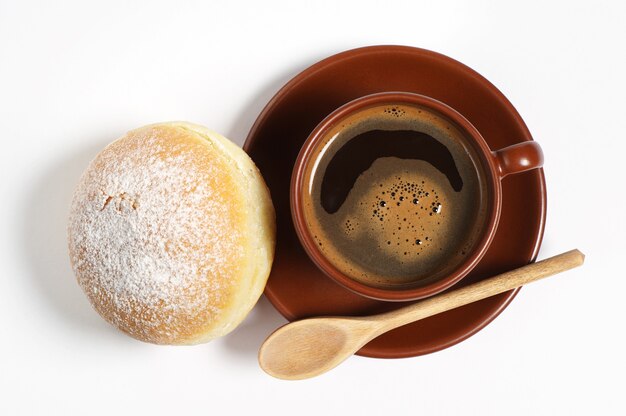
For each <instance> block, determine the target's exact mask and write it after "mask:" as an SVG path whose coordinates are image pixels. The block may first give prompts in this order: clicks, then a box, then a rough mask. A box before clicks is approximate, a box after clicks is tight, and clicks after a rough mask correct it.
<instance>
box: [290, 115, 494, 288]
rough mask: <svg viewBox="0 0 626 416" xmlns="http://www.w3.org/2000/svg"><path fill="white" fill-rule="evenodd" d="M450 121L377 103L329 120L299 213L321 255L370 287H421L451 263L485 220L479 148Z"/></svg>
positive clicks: (462, 254) (466, 249)
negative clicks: (331, 122) (334, 122)
mask: <svg viewBox="0 0 626 416" xmlns="http://www.w3.org/2000/svg"><path fill="white" fill-rule="evenodd" d="M465 140H466V139H465V138H464V136H463V133H462V132H461V131H460V130H459V129H458V128H457V127H456V126H455V125H453V124H452V123H451V122H449V121H448V120H446V119H444V118H442V117H441V116H439V115H437V114H436V113H434V112H432V111H431V110H428V109H426V108H422V107H418V106H413V105H406V104H401V105H393V106H389V105H386V106H375V107H370V108H366V109H364V110H361V111H359V112H357V113H355V114H352V115H350V116H349V117H348V118H347V119H344V120H343V121H342V122H341V123H340V124H338V125H336V126H334V127H332V128H331V129H330V130H329V131H328V132H327V134H326V135H325V137H324V138H323V139H322V140H321V141H320V142H319V143H318V145H317V146H316V148H315V149H314V151H313V153H312V156H311V158H310V159H309V162H308V163H307V168H306V170H305V174H304V183H305V184H306V189H307V190H308V192H304V193H303V196H302V202H303V211H304V218H305V221H306V222H307V226H308V228H309V232H310V233H311V235H312V237H313V238H314V240H315V243H316V244H317V246H318V248H319V249H320V251H321V252H322V253H323V255H324V256H325V257H326V258H327V259H328V260H329V261H330V262H331V263H332V264H333V265H334V266H335V267H336V268H338V269H339V270H340V271H341V272H343V273H344V274H346V275H348V276H350V277H352V278H354V279H355V280H358V281H361V282H363V283H365V284H369V285H374V286H389V285H392V286H395V285H400V286H403V285H408V284H416V283H417V284H427V283H430V282H431V281H432V280H437V279H439V278H441V277H443V276H444V275H445V274H447V273H449V272H450V271H452V270H453V269H455V268H456V267H457V266H458V265H459V264H460V263H461V262H462V261H463V260H464V258H465V257H466V255H467V254H469V253H470V252H471V250H472V249H473V247H474V245H475V244H476V243H477V240H478V237H479V236H480V233H481V231H482V229H483V227H484V222H485V217H486V209H485V207H486V203H485V200H486V196H485V195H483V193H482V192H481V181H482V180H483V176H481V175H480V174H479V173H480V172H482V170H481V169H482V168H481V167H480V165H479V164H478V163H477V162H475V160H477V157H478V156H477V155H476V153H475V151H474V150H473V149H472V148H471V147H470V146H469V145H467V144H466V142H465Z"/></svg>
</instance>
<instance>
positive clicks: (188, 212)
mask: <svg viewBox="0 0 626 416" xmlns="http://www.w3.org/2000/svg"><path fill="white" fill-rule="evenodd" d="M68 235H69V250H70V258H71V261H72V266H73V269H74V272H75V274H76V276H77V279H78V282H79V284H80V285H81V287H82V288H83V290H84V291H85V293H86V294H87V295H88V297H89V299H90V301H91V302H92V304H93V306H94V307H95V309H96V310H97V311H98V312H99V313H100V314H101V315H102V316H103V317H104V318H105V319H106V320H107V321H109V322H111V323H112V324H114V325H116V326H117V327H118V328H120V329H121V330H123V331H125V332H127V333H128V334H130V335H132V336H133V337H135V338H138V339H140V340H143V341H147V342H153V343H158V344H189V343H198V342H205V341H208V340H209V339H211V338H214V337H217V336H221V335H224V334H226V333H228V332H229V331H231V330H232V329H233V328H234V327H235V326H236V325H237V324H238V323H239V322H240V321H241V320H242V319H243V318H244V317H245V315H246V314H247V313H248V312H249V310H250V309H251V308H252V307H253V306H254V303H256V301H257V300H258V298H259V296H260V295H261V293H262V290H263V287H264V285H265V282H266V280H267V276H268V275H269V270H270V268H271V262H272V258H273V254H274V242H275V224H274V210H273V206H272V203H271V200H270V197H269V192H268V190H267V188H266V186H265V183H264V182H263V179H262V178H261V175H260V173H259V172H258V169H257V168H256V167H255V166H254V163H253V162H252V161H251V160H250V158H249V157H248V156H247V155H246V154H245V152H243V150H241V149H240V148H238V147H237V146H235V145H234V144H232V143H231V142H229V141H228V140H227V139H225V138H223V137H222V136H220V135H218V134H216V133H214V132H211V131H209V130H207V129H205V128H203V127H201V126H197V125H193V124H190V123H181V122H177V123H164V124H156V125H151V126H146V127H142V128H139V129H136V130H133V131H131V132H129V133H128V134H127V135H126V136H124V137H122V138H121V139H119V140H117V141H115V142H113V143H112V144H110V145H109V146H107V148H105V149H104V150H103V151H102V152H101V153H100V154H99V155H98V156H97V157H96V159H95V160H94V161H93V162H92V163H91V165H90V166H89V168H88V169H87V171H86V172H85V173H84V175H83V177H82V178H81V181H80V183H79V185H78V187H77V189H76V193H75V196H74V200H73V203H72V209H71V214H70V223H69V229H68Z"/></svg>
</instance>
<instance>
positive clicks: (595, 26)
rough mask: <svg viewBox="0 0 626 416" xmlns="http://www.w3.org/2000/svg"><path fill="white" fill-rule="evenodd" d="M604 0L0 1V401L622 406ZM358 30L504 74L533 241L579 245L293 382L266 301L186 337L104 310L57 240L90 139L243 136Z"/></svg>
mask: <svg viewBox="0 0 626 416" xmlns="http://www.w3.org/2000/svg"><path fill="white" fill-rule="evenodd" d="M623 4H624V3H623V2H622V1H617V0H616V1H614V2H605V1H595V2H590V1H585V2H580V1H578V2H572V1H562V2H561V1H541V2H528V1H524V2H522V1H516V2H498V1H493V2H489V1H459V2H441V1H432V0H431V1H427V2H418V1H410V2H405V1H400V0H395V1H389V0H388V1H375V2H374V1H358V2H356V1H355V2H350V3H349V2H338V1H328V2H327V1H317V2H297V1H289V2H288V1H285V2H274V1H258V2H252V1H251V2H249V3H244V2H236V1H220V2H210V1H197V2H183V1H176V2H170V3H168V2H164V1H158V2H156V1H150V2H148V1H146V2H139V1H106V2H104V1H103V2H99V3H95V2H94V3H89V2H85V1H73V2H62V1H59V2H43V1H41V2H32V1H6V0H0V140H1V148H0V149H1V150H0V172H1V176H0V178H1V179H0V180H1V188H0V196H1V198H2V200H1V202H0V221H1V223H0V224H1V233H0V256H1V257H0V261H1V263H0V267H1V269H0V414H3V415H14V414H63V415H73V414H81V415H83V414H90V415H100V414H101V415H110V414H120V415H121V414H123V415H127V414H129V415H132V414H137V415H145V414H214V413H221V414H231V413H232V412H238V413H237V414H256V413H259V414H269V412H274V413H276V414H302V415H308V414H320V413H321V414H326V413H328V414H340V413H344V414H348V413H349V414H409V413H410V414H418V415H432V414H434V415H437V414H450V415H458V414H477V415H489V414H493V415H501V414H520V415H522V414H533V415H537V414H546V415H554V414H564V415H572V414H603V415H604V414H621V415H623V414H626V405H625V403H624V400H625V399H624V374H626V365H625V358H624V354H625V351H626V343H625V342H624V332H625V326H626V325H625V322H624V318H625V317H626V309H625V307H624V303H625V302H624V299H623V298H624V289H626V285H625V283H624V282H625V281H626V276H625V275H624V267H623V266H622V264H623V259H624V251H625V250H624V249H625V248H626V243H625V241H626V226H625V219H624V218H625V216H626V214H625V212H626V197H625V193H626V191H625V185H624V180H625V179H626V163H624V161H625V160H626V159H625V157H626V147H625V146H624V141H625V139H626V137H625V132H626V124H625V123H624V121H625V119H626V115H625V112H626V105H625V104H624V103H625V97H626V83H625V81H624V77H625V76H626V18H625V15H626V10H625V9H624V6H623ZM372 44H405V45H411V46H418V47H423V48H427V49H432V50H435V51H438V52H441V53H444V54H446V55H448V56H451V57H453V58H455V59H457V60H460V61H461V62H463V63H465V64H467V65H469V66H470V67H472V68H474V69H475V70H477V71H478V72H480V73H481V74H482V75H484V76H485V77H487V78H488V79H489V80H491V81H492V82H493V83H494V84H495V85H496V86H497V87H498V88H500V89H501V90H502V92H503V93H504V94H505V95H506V96H507V97H508V98H509V99H510V100H511V102H512V103H513V104H514V105H515V106H516V108H517V109H518V111H519V112H520V114H521V115H522V117H523V118H524V119H525V121H526V123H527V124H528V126H529V128H530V131H531V132H532V134H533V136H534V137H535V139H536V140H538V141H539V142H540V143H541V145H542V146H543V149H544V152H545V155H546V166H545V173H546V179H547V186H548V220H547V226H546V232H545V239H544V243H543V246H542V249H541V252H540V255H539V257H540V258H545V257H548V256H550V255H554V254H557V253H559V252H561V251H565V250H568V249H571V248H575V247H577V248H580V249H581V250H582V251H583V252H585V253H586V254H587V262H586V265H585V266H584V267H583V268H581V269H578V270H575V271H572V272H568V273H567V274H565V275H562V276H558V277H554V278H551V279H548V280H546V281H542V282H539V283H536V284H534V285H531V286H530V287H527V288H525V289H523V290H522V292H521V293H520V295H519V296H518V297H517V298H516V299H515V301H514V302H513V303H512V304H511V306H510V307H509V308H508V309H506V311H505V312H504V313H503V314H502V315H501V316H500V317H499V318H498V319H496V320H495V321H494V322H493V323H492V324H491V325H489V326H488V327H487V328H486V329H484V330H483V331H481V332H480V333H478V334H477V335H475V336H474V337H472V338H470V339H469V340H467V341H465V342H463V343H461V344H459V345H457V346H454V347H452V348H450V349H447V350H445V351H441V352H438V353H435V354H431V355H428V356H424V357H418V358H410V359H402V360H376V359H368V358H362V357H354V358H352V359H350V360H348V361H347V362H346V363H344V364H343V365H341V366H340V367H339V368H337V369H335V370H334V371H332V372H330V373H327V374H325V375H323V376H321V377H319V378H316V379H312V380H307V381H301V382H285V381H279V380H275V379H272V378H271V377H269V376H267V375H266V374H265V373H263V372H262V371H261V370H260V369H259V368H258V366H257V363H256V352H257V349H258V347H259V345H260V343H261V342H262V340H263V339H264V337H265V336H267V335H268V334H269V333H270V332H271V331H272V330H273V329H274V328H276V327H277V326H279V325H280V324H282V323H283V322H284V320H283V318H282V317H280V316H279V315H278V314H277V313H276V312H275V311H274V310H273V308H272V306H271V305H270V304H269V302H268V301H267V300H265V299H264V298H263V299H262V300H261V302H260V303H259V304H258V305H257V307H256V308H255V309H254V311H253V313H252V314H251V315H250V316H249V317H248V319H247V320H246V321H245V322H244V323H243V325H242V326H241V327H240V328H238V329H237V330H236V331H235V332H234V333H232V334H231V335H229V336H227V337H225V338H222V339H219V340H216V341H214V342H211V343H209V344H206V345H201V346H196V347H162V346H153V345H148V344H143V343H141V342H138V341H135V340H133V339H131V338H129V337H126V336H125V335H123V334H122V333H120V332H118V331H117V330H115V329H114V328H112V327H110V326H109V325H108V324H106V323H105V322H104V321H103V320H101V319H100V317H99V316H98V315H97V314H96V313H95V312H94V311H93V310H92V309H91V307H90V305H89V303H88V302H87V300H86V298H85V297H84V296H83V294H82V292H81V291H80V289H79V288H78V286H77V284H76V283H75V281H74V278H73V276H72V273H71V271H70V268H69V265H68V259H67V253H66V244H65V223H66V216H67V207H68V202H69V198H70V195H71V192H72V189H73V187H74V185H75V183H76V181H77V179H78V177H79V175H80V173H81V171H82V170H83V169H84V168H85V167H86V166H87V163H88V161H89V160H90V159H91V158H92V157H93V156H94V155H95V154H96V153H97V152H98V150H99V149H101V148H102V147H103V146H104V145H105V144H106V143H107V142H109V141H111V140H113V139H115V138H117V137H119V136H120V135H122V134H123V133H124V132H125V131H127V130H129V129H131V128H134V127H137V126H141V125H143V124H147V123H152V122H158V121H166V120H179V119H181V120H189V121H193V122H196V123H200V124H204V125H207V126H209V127H210V128H212V129H214V130H217V131H219V132H222V133H223V134H225V135H226V136H228V137H230V138H231V139H232V140H234V141H235V142H237V143H238V144H242V143H243V140H244V138H245V136H246V134H247V132H248V130H249V129H250V127H251V125H252V123H253V121H254V119H255V118H256V116H257V115H258V113H259V112H260V110H261V109H262V107H263V106H264V105H265V103H266V102H267V101H268V100H269V99H270V97H271V96H272V95H273V94H274V93H275V92H276V91H277V90H278V89H279V88H280V86H281V85H282V84H284V83H285V82H286V81H287V80H288V79H289V78H291V77H292V76H294V75H295V74H296V73H298V72H299V71H301V70H302V69H304V68H305V67H307V66H309V65H310V64H313V63H314V62H316V61H318V60H319V59H321V58H324V57H326V56H328V55H331V54H334V53H337V52H340V51H343V50H345V49H350V48H354V47H359V46H365V45H372ZM511 238H515V236H511ZM226 412H228V413H226ZM243 412H245V413H243ZM357 412H358V413H357Z"/></svg>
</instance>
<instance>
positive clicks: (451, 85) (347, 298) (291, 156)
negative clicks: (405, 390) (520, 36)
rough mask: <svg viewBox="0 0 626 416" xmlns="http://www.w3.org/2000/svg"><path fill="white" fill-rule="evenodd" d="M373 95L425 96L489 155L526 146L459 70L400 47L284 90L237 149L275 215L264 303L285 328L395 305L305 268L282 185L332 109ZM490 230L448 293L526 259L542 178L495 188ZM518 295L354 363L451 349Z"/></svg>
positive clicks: (375, 344)
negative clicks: (477, 258) (496, 208)
mask: <svg viewBox="0 0 626 416" xmlns="http://www.w3.org/2000/svg"><path fill="white" fill-rule="evenodd" d="M382 91H408V92H415V93H419V94H424V95H428V96H430V97H433V98H435V99H438V100H440V101H443V102H444V103H446V104H448V105H449V106H451V107H453V108H454V109H456V110H457V111H459V112H460V113H461V114H463V115H464V116H465V117H466V118H467V119H468V120H469V121H470V122H471V123H472V124H473V125H474V126H475V127H476V128H477V129H478V130H479V131H480V132H481V133H482V134H483V137H484V138H485V140H486V141H487V143H488V144H489V146H490V147H491V149H492V150H497V149H500V148H502V147H505V146H508V145H511V144H514V143H518V142H522V141H526V140H532V137H531V135H530V133H529V131H528V128H527V127H526V125H525V124H524V121H523V120H522V119H521V117H520V116H519V114H518V113H517V111H516V110H515V108H513V106H512V105H511V103H510V102H509V101H508V100H507V99H506V98H505V97H504V95H502V93H501V92H500V91H498V89H496V87H494V86H493V85H492V84H491V83H490V82H489V81H487V80H486V79H485V78H483V77H482V76H481V75H479V74H478V73H476V72H475V71H473V70H472V69H470V68H468V67H467V66H465V65H463V64H461V63H459V62H457V61H455V60H453V59H450V58H448V57H446V56H443V55H440V54H438V53H434V52H430V51H427V50H424V49H417V48H411V47H406V46H372V47H365V48H359V49H353V50H350V51H346V52H342V53H340V54H337V55H334V56H331V57H329V58H327V59H324V60H323V61H320V62H318V63H317V64H315V65H313V66H311V67H309V68H308V69H306V70H304V71H303V72H301V73H300V74H298V75H297V76H296V77H295V78H293V79H292V80H291V81H289V82H288V83H287V84H286V85H285V86H284V87H283V88H282V89H281V90H280V91H279V92H278V93H277V94H276V95H275V96H274V97H273V98H272V100H270V102H269V103H268V104H267V106H266V107H265V109H264V110H263V111H262V112H261V114H260V115H259V117H258V118H257V120H256V122H255V124H254V126H253V127H252V129H251V130H250V133H249V134H248V138H247V140H246V143H245V144H244V149H245V150H246V151H247V152H248V153H249V154H250V156H251V157H252V159H253V160H254V161H255V162H256V164H257V165H258V166H259V169H260V170H261V172H262V173H263V176H264V177H265V180H266V182H267V184H268V186H269V188H270V191H271V194H272V198H273V200H274V205H275V207H276V216H277V225H278V240H277V247H276V258H275V260H274V266H273V269H272V273H271V275H270V278H269V281H268V284H267V287H266V289H265V295H266V296H267V297H268V299H269V300H270V302H272V304H273V305H274V306H275V307H276V309H278V311H280V313H282V314H283V315H284V316H285V317H286V318H287V319H289V320H295V319H301V318H306V317H311V316H319V315H369V314H373V313H377V312H381V311H386V310H391V309H395V308H398V307H400V306H402V305H403V303H397V302H394V303H389V302H381V301H376V300H372V299H367V298H364V297H361V296H358V295H356V294H354V293H352V292H350V291H348V290H347V289H345V288H343V287H341V286H339V285H338V284H336V283H334V282H333V281H332V280H331V279H329V278H328V277H326V276H325V275H324V274H323V273H322V272H321V271H319V269H317V268H316V267H315V265H314V264H313V263H312V262H311V260H309V258H308V257H307V255H306V253H305V252H304V250H303V248H302V247H301V246H300V242H299V240H298V237H297V236H296V234H295V231H294V228H293V224H292V221H291V213H290V209H289V181H290V179H291V171H292V168H293V165H294V162H295V159H296V156H297V155H298V152H299V150H300V146H301V145H302V143H303V142H304V141H305V140H306V138H307V136H308V135H309V133H310V132H311V131H312V130H313V128H314V127H315V126H316V125H317V124H318V123H319V122H320V121H321V120H322V119H323V118H324V117H326V116H327V115H328V114H330V113H331V112H332V111H333V110H335V109H336V108H337V107H339V106H341V105H342V104H345V103H347V102H348V101H351V100H353V99H355V98H357V97H361V96H363V95H367V94H372V93H375V92H382ZM502 186H503V204H502V215H501V218H500V225H499V227H498V231H497V233H496V235H495V238H494V240H493V243H492V244H491V247H490V248H489V251H488V252H487V254H485V256H484V257H483V259H482V261H481V262H480V263H479V265H478V266H477V267H476V269H475V270H474V271H473V272H472V273H470V274H469V275H468V276H467V277H465V278H464V279H463V280H462V281H461V282H460V283H459V284H457V286H455V287H460V286H462V285H465V284H467V283H471V282H474V281H478V280H481V279H483V278H485V277H488V276H492V275H494V274H497V273H499V272H502V271H505V270H508V269H511V268H514V267H518V266H522V265H524V264H527V263H529V262H531V261H533V260H534V259H535V257H536V256H537V252H538V251H539V246H540V244H541V239H542V237H543V229H544V223H545V215H546V189H545V180H544V175H543V169H537V170H534V171H530V172H526V173H523V174H519V175H515V176H509V177H507V178H505V179H503V181H502ZM517 292H518V290H514V291H510V292H507V293H504V294H502V295H498V296H494V297H492V298H489V299H485V300H483V301H480V302H476V303H474V304H471V305H468V306H464V307H462V308H458V309H456V310H453V311H449V312H446V313H443V314H440V315H437V316H434V317H432V318H428V319H425V320H422V321H419V322H416V323H413V324H410V325H406V326H404V327H401V328H398V329H396V330H393V331H391V332H388V333H386V334H384V335H381V336H380V337H378V338H376V339H375V340H373V341H372V342H370V343H369V344H367V345H366V346H365V347H363V348H362V349H361V350H360V351H359V352H358V354H359V355H364V356H369V357H379V358H401V357H412V356H416V355H422V354H427V353H431V352H434V351H438V350H441V349H444V348H447V347H449V346H451V345H454V344H456V343H458V342H460V341H462V340H464V339H466V338H468V337H469V336H471V335H473V334H475V333H476V332H478V331H479V330H480V329H482V328H483V327H485V326H486V325H487V324H488V323H489V322H491V321H492V320H493V319H494V318H495V317H496V316H498V314H499V313H500V312H502V310H504V308H506V306H507V305H508V304H509V303H510V302H511V300H512V299H513V298H514V297H515V295H516V294H517Z"/></svg>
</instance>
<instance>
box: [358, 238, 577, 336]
mask: <svg viewBox="0 0 626 416" xmlns="http://www.w3.org/2000/svg"><path fill="white" fill-rule="evenodd" d="M584 259H585V255H584V254H583V253H581V252H580V251H578V250H571V251H567V252H565V253H563V254H559V255H557V256H554V257H550V258H548V259H545V260H541V261H538V262H536V263H530V264H528V265H526V266H523V267H520V268H518V269H515V270H512V271H509V272H506V273H502V274H499V275H497V276H494V277H491V278H489V279H485V280H482V281H480V282H477V283H473V284H471V285H468V286H465V287H463V288H460V289H456V290H452V291H450V292H446V293H442V294H439V295H436V296H433V297H430V298H428V299H425V300H422V301H419V302H417V303H414V304H412V305H409V306H405V307H403V308H400V309H396V310H394V311H391V312H386V313H382V314H379V315H374V316H371V317H369V318H367V320H370V321H374V322H378V323H380V327H379V328H378V331H376V332H377V333H378V334H382V333H384V332H387V331H389V330H391V329H393V328H397V327H399V326H402V325H406V324H408V323H411V322H414V321H417V320H420V319H424V318H427V317H429V316H432V315H436V314H438V313H441V312H445V311H449V310H450V309H455V308H458V307H459V306H463V305H467V304H469V303H472V302H476V301H478V300H481V299H485V298H488V297H490V296H494V295H497V294H500V293H503V292H506V291H509V290H511V289H515V288H518V287H520V286H523V285H525V284H527V283H530V282H534V281H535V280H539V279H543V278H544V277H548V276H552V275H554V274H557V273H560V272H563V271H566V270H569V269H573V268H574V267H578V266H580V265H582V264H583V261H584Z"/></svg>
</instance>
